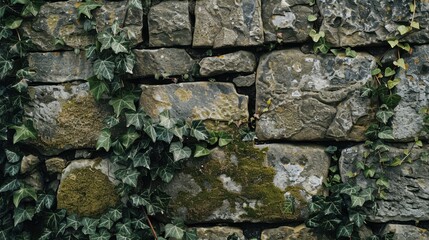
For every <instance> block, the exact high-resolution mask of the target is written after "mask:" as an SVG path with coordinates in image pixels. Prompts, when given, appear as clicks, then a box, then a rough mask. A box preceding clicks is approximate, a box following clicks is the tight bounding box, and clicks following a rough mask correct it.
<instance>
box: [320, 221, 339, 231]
mask: <svg viewBox="0 0 429 240" xmlns="http://www.w3.org/2000/svg"><path fill="white" fill-rule="evenodd" d="M340 223H341V220H340V219H337V218H334V219H328V220H325V221H323V222H322V223H321V224H320V227H321V228H322V229H326V230H327V231H332V230H334V229H337V227H338V225H339V224H340Z"/></svg>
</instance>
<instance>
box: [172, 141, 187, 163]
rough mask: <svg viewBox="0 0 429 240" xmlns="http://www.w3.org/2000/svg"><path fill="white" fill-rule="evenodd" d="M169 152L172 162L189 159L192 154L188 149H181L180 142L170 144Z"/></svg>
mask: <svg viewBox="0 0 429 240" xmlns="http://www.w3.org/2000/svg"><path fill="white" fill-rule="evenodd" d="M169 152H171V153H173V157H174V161H179V160H181V159H185V158H189V157H190V156H191V154H192V150H191V149H190V148H189V147H183V144H182V143H181V142H173V143H171V145H170V150H169Z"/></svg>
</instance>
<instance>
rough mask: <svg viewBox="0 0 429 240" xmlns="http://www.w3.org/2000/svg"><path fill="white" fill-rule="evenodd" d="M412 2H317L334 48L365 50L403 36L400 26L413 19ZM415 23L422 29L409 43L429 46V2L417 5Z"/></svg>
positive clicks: (330, 0) (323, 29)
mask: <svg viewBox="0 0 429 240" xmlns="http://www.w3.org/2000/svg"><path fill="white" fill-rule="evenodd" d="M410 3H413V1H410V0H399V1H392V0H380V1H360V0H346V1H334V0H317V5H318V7H319V9H320V14H321V16H322V17H323V22H322V26H321V28H320V30H321V31H324V32H325V34H326V39H327V40H328V42H330V43H331V44H332V45H333V46H362V45H368V44H372V43H381V42H383V41H386V40H389V39H391V38H392V37H394V36H395V34H397V35H399V33H398V31H397V28H398V26H399V25H404V24H405V25H407V24H408V22H409V21H410V19H411V16H412V13H411V12H410V8H409V5H410ZM416 4H417V9H416V13H417V14H416V18H415V21H417V22H419V23H420V29H421V30H417V31H416V32H415V33H413V34H411V35H410V36H409V37H407V38H406V39H405V41H406V42H412V43H426V42H428V40H429V30H428V28H427V26H428V23H429V21H428V19H429V8H428V7H427V2H425V1H416Z"/></svg>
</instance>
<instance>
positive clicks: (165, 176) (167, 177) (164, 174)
mask: <svg viewBox="0 0 429 240" xmlns="http://www.w3.org/2000/svg"><path fill="white" fill-rule="evenodd" d="M158 174H159V177H160V178H161V180H162V181H164V182H166V183H169V182H170V181H171V180H172V179H173V177H174V172H173V169H172V168H169V167H164V168H161V169H159V171H158Z"/></svg>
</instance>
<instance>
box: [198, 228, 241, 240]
mask: <svg viewBox="0 0 429 240" xmlns="http://www.w3.org/2000/svg"><path fill="white" fill-rule="evenodd" d="M195 229H196V231H197V236H198V239H200V240H219V239H228V237H229V236H233V235H234V234H235V236H236V237H237V238H238V239H237V238H234V239H236V240H244V239H245V237H244V235H243V231H242V230H241V229H239V228H233V227H207V228H195Z"/></svg>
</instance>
